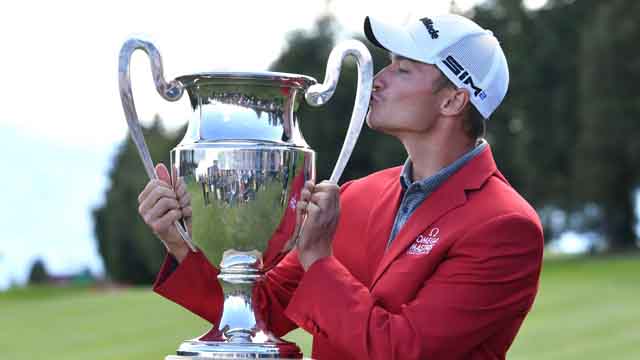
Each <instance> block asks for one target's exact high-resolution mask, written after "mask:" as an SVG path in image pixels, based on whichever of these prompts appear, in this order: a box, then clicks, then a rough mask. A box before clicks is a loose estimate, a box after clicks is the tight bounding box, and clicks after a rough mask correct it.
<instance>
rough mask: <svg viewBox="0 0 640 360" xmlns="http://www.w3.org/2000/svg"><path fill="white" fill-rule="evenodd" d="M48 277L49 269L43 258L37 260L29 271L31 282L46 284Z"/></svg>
mask: <svg viewBox="0 0 640 360" xmlns="http://www.w3.org/2000/svg"><path fill="white" fill-rule="evenodd" d="M48 278H49V275H48V274H47V269H46V268H45V267H44V262H43V261H42V259H38V260H36V261H35V262H34V263H33V265H32V266H31V271H30V272H29V284H44V283H45V282H46V281H47V279H48Z"/></svg>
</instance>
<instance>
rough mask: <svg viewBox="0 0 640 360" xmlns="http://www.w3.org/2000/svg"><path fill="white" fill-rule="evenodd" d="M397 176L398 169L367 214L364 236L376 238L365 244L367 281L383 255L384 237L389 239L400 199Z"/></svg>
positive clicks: (370, 278)
mask: <svg viewBox="0 0 640 360" xmlns="http://www.w3.org/2000/svg"><path fill="white" fill-rule="evenodd" d="M399 177H400V171H398V176H395V177H393V178H392V179H391V181H389V182H388V183H387V184H386V185H385V186H384V191H383V192H382V194H381V196H379V197H378V199H377V200H374V202H375V205H374V206H373V210H372V211H371V213H370V214H369V220H368V224H367V231H366V234H367V235H366V236H367V239H376V241H371V242H369V246H367V259H366V262H367V267H368V269H367V270H368V271H367V274H369V275H368V276H369V279H368V280H369V282H371V281H372V280H373V277H372V276H373V273H374V272H375V271H376V269H377V268H378V266H379V265H380V259H381V258H382V256H383V255H384V252H385V247H386V245H387V242H386V239H389V235H390V234H391V228H392V227H393V222H394V220H395V216H396V212H397V209H398V206H399V205H400V201H401V200H402V199H401V193H402V192H401V189H402V188H401V187H400V180H399ZM382 239H385V241H382Z"/></svg>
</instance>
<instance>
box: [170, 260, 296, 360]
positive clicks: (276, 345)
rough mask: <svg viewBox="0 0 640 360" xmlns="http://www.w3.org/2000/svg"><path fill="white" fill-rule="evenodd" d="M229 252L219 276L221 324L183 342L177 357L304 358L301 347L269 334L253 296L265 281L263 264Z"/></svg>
mask: <svg viewBox="0 0 640 360" xmlns="http://www.w3.org/2000/svg"><path fill="white" fill-rule="evenodd" d="M229 253H233V255H231V256H229ZM229 253H227V256H224V257H223V261H222V265H221V266H220V268H221V271H220V274H219V275H218V280H219V281H220V285H221V286H222V291H223V293H224V305H223V312H222V317H221V319H220V323H219V324H218V325H217V326H214V328H213V329H212V330H211V331H209V332H208V333H206V334H205V335H203V336H201V337H200V338H199V339H194V340H188V341H185V342H184V343H182V345H181V346H180V348H179V349H178V351H177V354H178V355H181V356H190V357H194V358H197V359H201V358H205V359H247V358H260V359H301V358H302V352H301V351H300V348H299V347H298V346H297V345H295V344H293V343H290V342H287V341H285V340H282V339H280V338H278V337H276V336H275V335H273V334H272V333H271V332H270V331H268V330H267V328H266V324H265V323H264V321H262V314H260V312H259V311H257V309H258V307H257V306H256V304H255V303H254V300H255V299H254V296H253V295H254V293H255V290H256V287H257V286H261V282H262V281H263V280H264V274H263V273H262V271H260V270H259V269H258V267H257V265H261V263H260V262H259V261H258V262H256V261H255V259H256V257H254V256H252V255H254V254H251V253H244V252H242V253H241V252H236V251H230V252H229ZM250 259H253V261H248V260H250ZM258 259H259V258H258Z"/></svg>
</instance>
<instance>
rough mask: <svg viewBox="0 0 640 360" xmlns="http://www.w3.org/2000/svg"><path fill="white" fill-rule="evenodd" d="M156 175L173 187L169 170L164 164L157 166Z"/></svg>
mask: <svg viewBox="0 0 640 360" xmlns="http://www.w3.org/2000/svg"><path fill="white" fill-rule="evenodd" d="M156 175H158V179H160V180H161V181H163V182H165V183H166V184H169V185H171V175H169V170H168V169H167V167H166V166H165V165H164V164H163V163H160V164H158V165H156Z"/></svg>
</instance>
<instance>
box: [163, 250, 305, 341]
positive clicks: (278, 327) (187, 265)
mask: <svg viewBox="0 0 640 360" xmlns="http://www.w3.org/2000/svg"><path fill="white" fill-rule="evenodd" d="M218 273H219V271H218V269H217V268H215V267H214V266H212V265H211V264H210V263H209V261H208V260H207V258H206V257H205V256H204V254H202V252H200V251H198V252H195V253H193V252H190V253H189V254H188V255H187V257H186V258H185V259H184V260H183V261H182V263H180V264H177V261H176V260H175V259H174V258H173V257H172V256H170V255H168V256H167V257H166V259H165V261H164V264H163V265H162V268H161V269H160V272H159V273H158V276H157V278H156V281H155V284H154V286H153V290H154V291H155V292H156V293H158V294H160V295H161V296H163V297H165V298H166V299H168V300H170V301H173V302H175V303H177V304H179V305H181V306H182V307H184V308H186V309H187V310H189V311H191V312H192V313H194V314H196V315H198V316H200V317H201V318H203V319H205V320H207V321H209V322H210V323H212V324H218V323H219V322H220V318H221V317H222V304H223V302H224V295H223V292H222V288H221V286H220V283H219V281H218V278H217V275H218ZM303 274H304V270H303V269H302V266H301V265H300V263H299V261H298V255H297V252H295V251H292V252H290V253H289V254H287V256H286V257H284V259H282V261H280V263H278V265H277V266H276V267H275V268H273V269H271V270H270V271H269V272H268V273H267V274H266V276H265V279H264V281H263V282H259V283H258V284H257V285H256V287H255V291H254V295H253V296H254V299H253V300H254V304H256V306H257V307H258V310H259V312H260V314H262V316H263V320H264V321H265V322H266V323H267V326H268V328H270V329H271V330H272V331H273V332H274V333H275V334H276V336H282V335H284V334H286V333H287V332H289V331H291V330H292V329H294V328H296V327H297V326H296V325H295V323H293V322H291V320H289V319H288V318H287V317H286V316H285V315H284V309H285V308H286V306H287V304H288V303H289V299H290V298H291V296H292V294H293V291H294V290H295V289H296V287H297V284H298V282H299V280H300V278H301V277H302V275H303Z"/></svg>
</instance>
